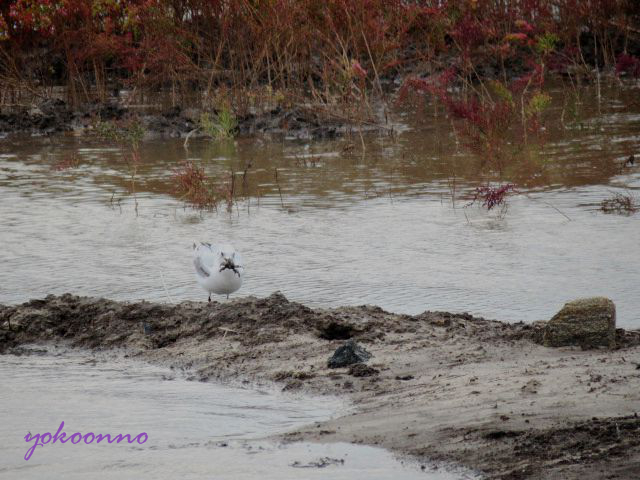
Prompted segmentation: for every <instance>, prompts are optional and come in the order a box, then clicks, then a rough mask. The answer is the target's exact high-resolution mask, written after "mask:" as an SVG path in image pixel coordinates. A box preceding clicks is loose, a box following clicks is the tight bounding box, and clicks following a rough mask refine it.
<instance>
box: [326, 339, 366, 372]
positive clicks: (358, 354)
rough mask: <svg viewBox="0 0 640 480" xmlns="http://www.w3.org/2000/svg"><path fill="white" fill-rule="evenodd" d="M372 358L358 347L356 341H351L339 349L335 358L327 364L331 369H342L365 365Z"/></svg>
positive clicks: (335, 353) (334, 355) (334, 354)
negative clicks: (356, 364)
mask: <svg viewBox="0 0 640 480" xmlns="http://www.w3.org/2000/svg"><path fill="white" fill-rule="evenodd" d="M370 358H371V354H370V353H369V352H367V351H366V350H365V349H364V348H362V347H361V346H360V345H358V344H357V343H356V342H355V341H354V340H349V341H348V342H347V343H345V344H344V345H343V346H341V347H338V348H337V349H336V351H335V352H334V353H333V356H332V357H331V358H330V359H329V361H328V362H327V366H328V367H329V368H341V367H347V366H349V365H353V364H354V363H364V362H366V361H367V360H369V359H370Z"/></svg>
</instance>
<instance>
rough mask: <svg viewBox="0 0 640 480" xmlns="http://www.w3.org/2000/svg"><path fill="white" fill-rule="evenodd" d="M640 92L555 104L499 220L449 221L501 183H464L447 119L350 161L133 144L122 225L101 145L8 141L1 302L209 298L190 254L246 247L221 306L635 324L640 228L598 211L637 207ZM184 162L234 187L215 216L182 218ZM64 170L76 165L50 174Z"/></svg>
mask: <svg viewBox="0 0 640 480" xmlns="http://www.w3.org/2000/svg"><path fill="white" fill-rule="evenodd" d="M639 91H640V89H639V88H637V86H628V87H625V88H617V87H616V88H612V89H605V90H604V91H603V100H602V102H601V103H600V105H599V106H598V105H597V103H596V101H595V98H596V97H595V95H593V92H592V91H589V90H587V91H584V92H583V93H582V96H581V98H582V103H581V104H580V107H579V114H575V112H574V114H573V115H569V113H567V112H568V107H567V104H568V102H569V100H568V99H569V98H570V95H569V94H570V92H566V91H554V92H553V96H554V105H553V107H552V110H551V112H550V113H549V115H550V116H551V117H552V118H551V121H550V123H549V125H550V126H549V128H548V129H547V132H546V137H547V138H546V143H545V144H544V146H543V148H542V149H541V150H540V151H537V152H536V153H535V154H534V155H529V156H527V157H526V158H523V159H521V160H518V161H517V162H514V163H513V165H510V166H509V168H508V169H507V170H508V171H506V172H503V180H504V181H513V182H516V183H518V185H520V187H519V188H520V191H521V194H520V195H518V196H515V197H513V198H512V199H511V200H510V203H509V209H508V211H507V213H506V214H505V215H502V216H501V215H498V214H497V213H495V212H489V213H487V212H486V211H485V210H483V209H480V208H477V207H476V206H470V207H469V206H467V207H465V205H467V204H468V203H469V201H470V196H469V194H470V192H471V191H472V190H473V188H475V187H476V186H477V185H479V184H482V183H483V182H485V181H487V180H496V179H498V177H497V176H496V175H488V174H486V173H481V172H480V171H479V170H478V162H477V160H476V159H475V158H474V157H473V156H471V155H470V154H468V153H467V152H466V150H465V148H464V145H462V144H461V141H460V139H459V137H458V136H456V135H454V133H452V131H451V128H450V122H449V121H448V120H447V119H445V118H443V117H442V115H440V116H433V113H432V112H431V110H429V107H427V108H426V109H424V110H418V111H416V112H408V113H400V114H398V115H397V118H398V119H399V121H400V122H402V123H403V128H402V129H401V132H400V133H399V134H398V135H395V136H393V137H391V136H388V135H366V136H365V137H364V142H365V146H366V150H365V151H364V152H362V151H361V150H360V149H361V147H360V138H359V137H358V136H357V135H356V136H354V137H353V138H344V139H340V140H335V141H322V142H303V141H289V140H286V139H285V140H282V139H270V138H268V137H261V138H258V139H241V140H238V141H237V142H236V143H223V144H215V143H210V142H207V141H201V142H195V141H192V142H191V146H190V148H189V150H188V151H186V150H185V149H184V148H183V146H182V140H150V141H146V142H144V143H143V145H142V150H141V159H142V163H141V165H140V167H139V168H138V171H137V174H136V179H135V191H136V197H137V202H138V208H137V213H136V209H135V208H134V199H133V193H132V188H131V177H130V173H131V170H130V168H129V166H128V164H127V162H126V154H125V152H123V151H122V150H121V149H120V148H118V146H117V145H113V144H107V143H104V142H101V141H97V140H92V139H87V138H75V137H69V136H67V137H56V138H50V139H49V138H28V139H20V138H6V139H4V140H2V141H0V218H1V219H2V225H3V228H2V229H1V230H0V243H1V244H2V249H1V250H0V264H2V268H1V269H0V302H2V303H16V302H22V301H25V300H27V299H29V298H33V297H42V296H44V295H47V294H49V293H58V294H59V293H63V292H73V293H76V294H82V295H100V296H106V297H109V298H113V299H121V300H136V299H147V300H156V301H173V302H177V301H182V300H205V299H206V294H205V293H204V292H202V291H200V290H199V289H198V287H197V286H196V283H195V281H194V278H193V275H192V272H191V244H192V242H193V241H199V240H202V241H211V242H218V241H226V242H230V243H233V244H234V245H235V246H236V247H237V248H238V249H239V250H240V251H242V253H243V256H244V257H245V260H246V262H247V269H246V281H245V285H244V286H243V287H242V289H241V290H240V292H238V294H237V295H250V294H253V295H260V296H263V295H268V294H270V293H272V292H273V291H274V290H280V291H282V292H283V293H284V294H285V295H286V296H287V297H288V298H290V299H293V300H297V301H301V302H304V303H305V304H308V305H313V306H337V305H351V304H365V303H369V304H376V305H380V306H382V307H383V308H385V309H387V310H392V311H396V312H403V313H410V314H415V313H419V312H422V311H424V310H427V309H429V310H448V311H456V312H458V311H468V312H470V313H473V314H476V315H482V316H486V317H491V318H497V319H501V320H507V321H520V320H521V321H534V320H544V319H548V318H549V317H550V316H552V315H553V314H554V313H555V312H556V311H557V310H558V309H559V308H560V307H561V306H562V304H563V303H564V302H566V301H568V300H571V299H574V298H576V297H583V296H589V295H605V296H608V297H611V298H612V299H613V300H614V301H615V303H616V305H617V308H618V323H619V324H620V325H623V326H626V327H636V328H638V327H640V319H639V318H638V315H637V312H638V311H640V296H638V295H637V285H638V274H637V269H638V263H639V261H640V252H639V239H640V223H639V220H640V214H636V215H630V216H623V215H607V214H603V213H602V212H601V211H600V210H599V205H600V202H601V201H602V200H603V199H605V198H607V197H610V196H611V195H612V194H614V193H625V194H626V193H629V194H632V195H636V196H639V195H640V192H639V190H640V167H639V166H638V163H640V162H638V161H636V165H634V166H631V167H625V166H624V160H625V159H626V158H627V157H628V156H629V155H631V154H632V153H636V156H637V157H640V155H637V154H638V153H639V152H640V105H638V103H637V101H636V100H635V99H636V98H637V95H638V92H639ZM571 98H572V97H571ZM563 108H564V110H565V113H564V114H562V109H563ZM560 118H562V119H563V121H562V122H560V121H559V120H558V119H560ZM186 159H190V160H193V161H195V162H197V163H198V164H201V165H203V166H204V167H205V168H206V171H207V172H208V173H209V174H210V175H212V176H214V177H215V178H217V179H219V181H220V182H221V183H224V182H225V181H226V179H228V178H229V175H230V172H235V176H236V192H237V193H238V196H237V202H236V203H235V205H234V206H233V208H232V211H231V212H228V211H227V210H226V209H225V207H224V206H223V205H221V206H220V208H219V209H218V211H197V210H194V209H191V208H188V207H185V204H184V202H183V201H182V200H181V199H180V198H179V196H178V195H177V194H176V192H175V187H174V184H173V182H172V180H171V175H172V172H173V171H174V170H175V169H176V168H177V167H178V166H179V165H180V164H181V163H182V162H184V161H185V160H186ZM61 162H62V163H64V162H67V163H69V162H70V163H71V164H72V165H74V166H73V168H68V169H64V170H61V171H60V170H57V169H56V165H59V164H60V163H61ZM249 165H250V167H248V166H249ZM276 169H277V172H278V182H276V179H275V171H276ZM245 170H247V174H246V176H244V179H245V180H244V181H243V180H242V177H243V172H244V171H245ZM452 194H454V197H455V202H452Z"/></svg>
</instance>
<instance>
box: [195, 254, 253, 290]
mask: <svg viewBox="0 0 640 480" xmlns="http://www.w3.org/2000/svg"><path fill="white" fill-rule="evenodd" d="M193 265H194V267H195V268H196V279H197V280H198V284H200V286H201V287H202V288H203V289H205V290H206V291H207V292H209V301H211V294H212V293H217V294H219V295H226V296H227V298H229V294H230V293H233V292H235V291H236V290H238V289H239V288H240V286H241V285H242V277H243V275H244V265H243V262H242V257H241V256H240V254H239V253H238V252H236V250H235V249H234V248H233V247H232V246H231V245H211V244H210V243H204V242H203V243H200V245H196V244H195V243H194V244H193Z"/></svg>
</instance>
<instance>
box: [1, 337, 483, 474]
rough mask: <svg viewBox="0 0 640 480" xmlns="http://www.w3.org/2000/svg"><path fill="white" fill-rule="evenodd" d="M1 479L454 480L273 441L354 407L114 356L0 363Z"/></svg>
mask: <svg viewBox="0 0 640 480" xmlns="http://www.w3.org/2000/svg"><path fill="white" fill-rule="evenodd" d="M0 377H1V378H2V379H3V381H2V389H0V417H1V418H2V419H3V422H2V423H0V452H1V456H2V458H3V464H2V466H0V475H3V476H4V475H6V476H7V477H11V478H21V479H25V480H28V479H41V478H65V479H80V478H82V479H85V478H91V479H102V478H104V479H107V478H109V479H110V478H114V476H115V475H118V476H119V477H121V478H148V479H175V478H184V479H201V478H202V479H205V478H206V479H216V480H217V479H229V480H231V479H234V480H236V479H258V478H259V479H261V480H263V479H274V480H276V479H277V480H283V479H289V478H291V479H299V478H305V479H306V478H308V479H314V478H318V479H320V478H321V479H332V480H341V479H345V480H346V479H349V480H352V479H353V478H367V479H380V480H382V479H393V480H405V479H407V480H411V479H423V480H454V479H470V478H476V477H474V476H473V475H472V474H471V473H469V472H466V471H463V470H457V471H451V470H450V469H442V468H440V469H438V470H436V471H433V468H434V467H432V466H429V467H428V468H426V470H423V467H422V465H420V464H418V463H415V462H413V461H405V462H401V461H399V460H398V459H396V458H395V457H394V456H393V455H392V454H391V453H389V452H387V451H385V450H382V449H379V448H373V447H366V446H357V445H350V444H341V443H338V444H328V445H322V444H307V443H294V444H288V445H281V444H275V443H273V442H269V441H266V440H265V438H266V437H269V436H271V435H275V434H278V433H283V432H286V431H288V430H291V429H294V428H296V427H300V426H302V425H305V424H310V423H313V422H316V421H322V420H326V419H328V418H330V417H332V416H334V415H337V414H339V413H340V412H343V413H344V412H345V406H344V405H343V404H342V403H341V402H340V401H339V400H337V399H334V398H324V397H323V398H319V397H303V396H293V395H289V394H284V393H280V392H276V391H264V390H251V389H242V388H235V387H229V386H222V385H217V384H211V383H201V382H192V381H187V380H185V378H184V376H183V375H182V374H181V373H176V372H172V371H170V370H167V369H163V368H160V367H155V366H151V365H148V364H143V363H138V362H134V361H129V360H126V359H122V358H114V357H112V356H111V357H108V356H100V355H98V356H96V357H92V356H91V357H90V356H88V355H86V354H85V353H82V352H75V351H66V350H63V349H55V348H52V349H50V350H49V351H48V352H47V353H38V354H32V355H26V356H25V355H22V356H15V355H4V356H1V357H0ZM61 421H64V424H65V425H64V429H63V431H64V432H67V433H68V435H71V434H73V433H75V432H80V433H82V434H86V433H88V432H92V433H94V434H98V433H102V434H112V435H114V436H115V435H116V434H118V433H122V434H123V435H124V434H127V433H129V434H131V437H134V436H136V435H138V434H140V433H141V432H145V433H146V434H147V435H148V439H147V440H146V441H143V443H142V444H141V445H138V444H137V443H133V444H131V445H129V444H128V443H126V440H124V441H123V442H122V443H120V444H116V443H112V444H107V443H106V442H105V441H103V442H102V443H100V444H95V443H92V444H90V445H86V444H84V443H83V442H80V443H78V444H76V445H72V444H71V443H66V444H64V445H62V444H60V443H56V444H53V445H52V444H48V445H45V446H38V447H36V448H35V450H34V451H33V454H32V457H31V458H30V460H29V461H25V460H24V458H23V457H24V455H25V453H26V452H27V450H28V449H29V447H30V446H31V445H32V444H33V442H32V443H30V444H27V443H26V442H25V440H24V436H25V435H26V434H27V432H31V433H32V434H36V433H42V434H44V433H46V432H50V433H55V431H56V430H57V429H58V427H59V425H60V422H61Z"/></svg>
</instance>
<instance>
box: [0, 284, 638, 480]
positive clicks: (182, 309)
mask: <svg viewBox="0 0 640 480" xmlns="http://www.w3.org/2000/svg"><path fill="white" fill-rule="evenodd" d="M9 324H10V327H9ZM616 337H617V338H616V345H617V349H616V350H584V351H583V350H580V349H577V348H572V347H562V348H557V349H550V348H546V347H543V346H541V345H539V344H538V343H536V342H535V341H534V340H539V338H540V329H539V327H535V326H530V325H526V324H507V323H501V322H497V321H491V320H485V319H482V318H474V317H472V316H470V315H468V314H459V315H457V314H451V313H444V312H425V313H423V314H420V315H416V316H408V315H396V314H390V313H387V312H385V311H383V310H381V309H380V308H377V307H371V306H360V307H342V308H338V309H333V310H322V309H313V310H312V309H310V308H307V307H305V306H304V305H301V304H298V303H294V302H289V301H287V299H286V298H285V297H283V296H282V295H280V294H273V295H271V296H270V297H267V298H262V299H258V298H252V297H250V298H244V299H237V300H233V301H230V302H228V303H216V302H214V303H212V304H210V305H208V304H206V303H194V302H185V303H182V304H179V305H163V304H152V303H148V302H140V303H130V304H129V303H120V302H114V301H110V300H104V299H96V298H83V297H76V296H71V295H63V296H60V297H54V296H49V297H47V298H45V299H43V300H32V301H30V302H27V303H25V304H23V305H18V306H0V350H1V351H2V352H5V353H6V352H13V353H19V352H20V351H21V345H24V344H27V343H34V342H35V343H42V342H64V343H66V344H69V345H71V346H76V347H84V348H94V349H109V348H124V349H126V351H127V352H128V355H131V356H135V357H136V358H140V359H143V360H147V361H151V362H154V363H161V364H164V365H169V366H171V367H172V368H177V369H187V370H188V371H189V372H191V374H192V375H193V379H197V380H202V381H204V380H209V379H220V380H223V381H234V382H235V381H238V380H244V381H248V382H276V383H277V384H279V385H281V387H282V388H283V389H286V390H306V391H309V392H314V393H330V394H338V395H342V396H344V397H346V398H348V399H349V400H351V401H352V402H353V403H354V404H355V405H356V406H357V411H356V412H355V413H353V414H351V415H349V416H347V417H343V418H340V419H336V420H333V421H329V422H325V423H322V424H317V425H312V426H310V427H309V428H306V429H303V430H301V431H299V432H295V433H291V434H289V435H287V436H286V438H285V439H286V440H302V439H306V440H318V441H329V442H332V441H348V442H354V443H363V444H369V445H379V446H382V447H385V448H389V449H391V450H393V451H397V452H402V453H407V454H411V455H416V456H418V457H425V458H427V457H428V458H433V459H436V460H451V461H455V462H459V463H462V464H464V465H467V466H469V467H472V468H476V469H478V470H480V471H482V472H484V473H485V474H486V475H487V476H488V477H489V478H505V479H507V478H509V479H516V478H539V479H543V478H581V479H596V478H635V477H634V475H635V474H636V473H637V472H638V471H639V469H640V418H638V416H637V410H638V409H639V408H640V332H638V331H624V330H621V329H619V330H617V332H616ZM347 339H353V340H355V341H356V342H357V343H358V344H359V345H361V346H362V347H364V348H365V349H366V350H367V351H368V352H370V353H371V354H372V358H371V359H370V360H368V361H367V364H366V366H364V365H362V364H360V366H356V367H354V366H351V367H345V368H335V369H330V368H328V366H327V360H328V359H329V357H330V356H331V355H332V354H333V352H334V351H335V350H336V348H338V347H340V346H342V345H343V344H344V343H345V341H346V340H347Z"/></svg>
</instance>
